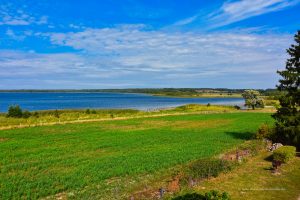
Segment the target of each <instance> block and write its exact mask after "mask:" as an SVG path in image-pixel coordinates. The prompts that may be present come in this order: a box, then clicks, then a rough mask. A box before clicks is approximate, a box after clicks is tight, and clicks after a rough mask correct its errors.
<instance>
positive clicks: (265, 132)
mask: <svg viewBox="0 0 300 200" xmlns="http://www.w3.org/2000/svg"><path fill="white" fill-rule="evenodd" d="M273 133H274V128H273V127H270V126H269V125H268V124H266V123H264V124H262V125H261V126H260V127H259V129H258V131H257V133H256V134H255V138H256V139H264V138H266V139H271V138H272V135H273Z"/></svg>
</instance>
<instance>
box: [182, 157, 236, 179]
mask: <svg viewBox="0 0 300 200" xmlns="http://www.w3.org/2000/svg"><path fill="white" fill-rule="evenodd" d="M232 167H233V164H232V163H230V161H227V160H220V159H201V160H197V161H195V162H193V163H192V164H191V165H190V166H189V167H188V171H187V174H186V175H187V176H188V177H192V178H196V179H202V178H209V177H217V176H218V175H219V174H220V173H221V172H226V171H229V170H231V169H232Z"/></svg>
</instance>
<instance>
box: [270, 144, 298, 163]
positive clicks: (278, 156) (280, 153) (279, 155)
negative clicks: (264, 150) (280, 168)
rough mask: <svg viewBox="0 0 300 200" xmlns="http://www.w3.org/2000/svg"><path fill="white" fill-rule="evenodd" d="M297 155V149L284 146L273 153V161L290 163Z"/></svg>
mask: <svg viewBox="0 0 300 200" xmlns="http://www.w3.org/2000/svg"><path fill="white" fill-rule="evenodd" d="M295 155H296V147H294V146H283V147H280V148H279V149H276V150H275V151H274V152H273V159H274V160H276V161H280V162H283V163H286V162H288V161H289V160H291V159H292V158H293V157H295Z"/></svg>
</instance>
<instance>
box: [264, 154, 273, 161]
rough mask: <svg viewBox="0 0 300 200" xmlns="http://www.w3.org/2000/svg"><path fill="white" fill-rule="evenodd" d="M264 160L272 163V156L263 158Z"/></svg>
mask: <svg viewBox="0 0 300 200" xmlns="http://www.w3.org/2000/svg"><path fill="white" fill-rule="evenodd" d="M264 160H265V161H269V162H272V161H273V155H269V156H267V157H265V158H264Z"/></svg>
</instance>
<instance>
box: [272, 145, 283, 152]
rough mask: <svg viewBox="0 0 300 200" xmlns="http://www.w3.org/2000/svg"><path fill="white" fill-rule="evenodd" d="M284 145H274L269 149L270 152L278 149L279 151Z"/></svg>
mask: <svg viewBox="0 0 300 200" xmlns="http://www.w3.org/2000/svg"><path fill="white" fill-rule="evenodd" d="M282 146H283V145H282V144H281V143H274V144H272V146H271V147H270V149H269V151H272V152H273V151H274V150H276V149H278V148H280V147H282Z"/></svg>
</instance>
